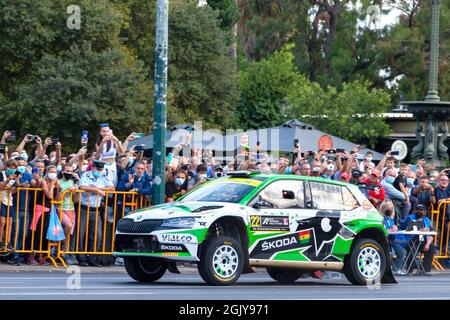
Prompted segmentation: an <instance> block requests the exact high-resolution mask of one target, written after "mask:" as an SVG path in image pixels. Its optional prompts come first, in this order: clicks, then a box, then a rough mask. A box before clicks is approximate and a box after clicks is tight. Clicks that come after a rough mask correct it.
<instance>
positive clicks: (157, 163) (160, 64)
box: [152, 0, 169, 204]
mask: <svg viewBox="0 0 450 320" xmlns="http://www.w3.org/2000/svg"><path fill="white" fill-rule="evenodd" d="M168 20H169V0H157V4H156V47H155V78H154V93H153V97H154V112H153V137H154V139H153V170H152V177H153V185H152V203H153V204H161V203H164V195H165V182H166V170H165V157H166V126H167V67H168V57H167V51H168Z"/></svg>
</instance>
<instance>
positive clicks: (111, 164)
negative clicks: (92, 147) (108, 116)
mask: <svg viewBox="0 0 450 320" xmlns="http://www.w3.org/2000/svg"><path fill="white" fill-rule="evenodd" d="M96 149H97V150H96V153H95V156H94V158H95V159H96V160H100V161H102V162H104V163H105V165H104V170H105V174H107V175H108V176H109V177H110V180H111V181H112V182H113V185H114V186H115V185H117V181H118V176H117V165H116V156H117V155H118V154H123V153H124V149H123V147H122V144H121V142H120V141H119V139H117V138H116V137H115V136H114V134H113V132H112V130H111V128H110V127H109V124H107V123H102V124H101V125H100V130H99V132H98V134H97V143H96Z"/></svg>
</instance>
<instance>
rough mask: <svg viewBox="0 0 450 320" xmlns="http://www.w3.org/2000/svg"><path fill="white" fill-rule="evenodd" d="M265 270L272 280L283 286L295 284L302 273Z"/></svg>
mask: <svg viewBox="0 0 450 320" xmlns="http://www.w3.org/2000/svg"><path fill="white" fill-rule="evenodd" d="M266 270H267V273H268V274H269V276H270V277H271V278H272V279H274V280H276V281H278V282H279V283H283V284H288V283H293V282H295V281H296V280H298V278H300V277H301V276H302V275H303V273H304V271H302V270H295V269H279V268H266Z"/></svg>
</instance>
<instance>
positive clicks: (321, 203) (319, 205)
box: [309, 181, 345, 210]
mask: <svg viewBox="0 0 450 320" xmlns="http://www.w3.org/2000/svg"><path fill="white" fill-rule="evenodd" d="M309 185H310V188H311V195H312V201H313V208H314V209H323V210H345V209H344V201H343V199H342V187H341V186H336V185H333V184H328V183H322V182H314V181H311V182H310V183H309Z"/></svg>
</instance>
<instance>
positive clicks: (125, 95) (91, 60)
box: [0, 42, 151, 151]
mask: <svg viewBox="0 0 450 320" xmlns="http://www.w3.org/2000/svg"><path fill="white" fill-rule="evenodd" d="M35 70H36V71H35V72H34V73H33V75H32V76H31V77H30V78H29V79H28V81H27V83H25V84H22V85H20V86H18V87H16V88H15V92H14V93H15V94H16V95H17V97H18V98H17V99H16V100H15V101H13V102H11V103H10V104H9V105H7V106H6V108H7V110H8V112H7V113H2V114H1V115H0V117H1V118H0V121H1V123H5V124H7V125H9V126H8V127H11V128H18V131H19V133H18V134H20V135H25V134H26V133H31V134H38V135H41V136H43V137H45V136H48V135H51V136H54V137H55V136H56V137H59V138H60V139H61V140H62V141H63V143H65V144H67V145H70V146H73V148H76V146H78V145H79V143H80V135H81V132H82V130H89V132H90V133H91V143H93V142H94V141H93V140H94V139H92V138H93V133H94V132H97V130H98V124H99V123H101V122H108V123H110V124H111V126H112V128H114V133H115V134H116V135H117V136H122V137H123V136H125V135H128V134H129V133H130V132H131V131H144V132H148V131H149V129H150V122H149V118H150V111H151V109H150V101H151V86H150V85H149V84H148V83H147V82H146V81H145V79H144V78H143V73H142V70H141V66H140V65H139V64H138V63H136V62H134V60H133V58H132V57H130V56H129V55H128V54H127V51H126V50H125V49H123V48H112V49H107V50H103V51H102V52H96V51H94V50H93V49H92V46H91V44H90V43H89V42H84V43H82V44H81V46H78V45H76V44H75V45H73V46H72V47H71V48H70V49H69V50H68V51H67V52H65V53H64V54H58V55H51V54H45V55H44V56H43V57H42V59H41V60H40V61H39V62H37V63H36V65H35ZM19 128H20V129H19ZM70 151H74V150H73V149H72V150H70Z"/></svg>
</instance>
